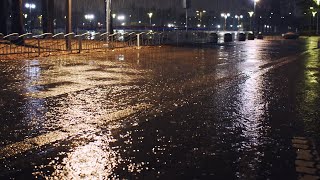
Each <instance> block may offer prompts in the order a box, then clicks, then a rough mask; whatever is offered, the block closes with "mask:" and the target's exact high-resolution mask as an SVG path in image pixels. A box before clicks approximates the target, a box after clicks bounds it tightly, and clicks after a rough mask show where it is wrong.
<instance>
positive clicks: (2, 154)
mask: <svg viewBox="0 0 320 180" xmlns="http://www.w3.org/2000/svg"><path fill="white" fill-rule="evenodd" d="M149 108H151V105H149V104H145V103H141V104H137V105H135V106H130V107H128V108H126V109H123V110H119V111H116V112H112V113H109V114H106V115H102V116H101V117H99V118H97V119H96V120H94V121H93V122H92V121H90V124H77V125H72V126H68V127H67V128H63V129H62V130H56V131H52V132H49V133H46V134H43V135H40V136H37V137H34V138H29V139H26V140H24V141H21V142H17V143H13V144H10V145H7V146H5V147H4V148H1V149H0V160H2V159H5V158H9V157H12V156H16V155H19V154H22V153H24V152H27V151H29V150H32V149H35V148H39V147H42V146H44V145H48V144H50V143H53V142H56V141H61V140H63V139H66V138H67V137H71V136H74V135H77V134H79V133H80V132H81V131H85V130H87V128H86V127H88V126H90V125H91V126H95V127H97V126H98V127H99V125H104V124H106V123H108V122H112V121H115V120H119V119H122V118H125V117H128V116H130V115H133V114H135V113H138V112H141V111H143V110H147V109H149Z"/></svg>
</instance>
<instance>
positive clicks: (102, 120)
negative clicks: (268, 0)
mask: <svg viewBox="0 0 320 180" xmlns="http://www.w3.org/2000/svg"><path fill="white" fill-rule="evenodd" d="M316 41H317V39H315V38H307V39H301V40H297V41H281V40H273V41H247V42H235V43H230V44H220V45H217V46H201V47H152V48H143V49H140V50H132V49H125V50H115V51H112V52H108V53H105V52H96V53H90V54H81V55H71V56H59V57H57V56H55V57H47V58H40V59H32V60H1V62H0V93H1V96H0V123H1V124H2V126H0V179H246V180H247V179H307V178H309V179H310V178H311V179H319V173H320V172H319V170H320V167H319V166H320V164H319V162H320V160H319V154H318V152H319V147H320V121H319V120H320V119H319V117H320V111H319V110H320V108H319V107H320V99H319V97H320V85H319V81H320V80H319V78H320V73H319V72H320V61H319V57H320V51H319V50H317V49H314V48H315V47H316Z"/></svg>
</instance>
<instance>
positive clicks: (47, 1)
mask: <svg viewBox="0 0 320 180" xmlns="http://www.w3.org/2000/svg"><path fill="white" fill-rule="evenodd" d="M53 19H54V0H42V28H43V32H44V33H54V24H53Z"/></svg>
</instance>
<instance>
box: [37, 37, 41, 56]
mask: <svg viewBox="0 0 320 180" xmlns="http://www.w3.org/2000/svg"><path fill="white" fill-rule="evenodd" d="M37 40H38V55H39V56H40V53H41V52H40V50H41V48H40V38H37Z"/></svg>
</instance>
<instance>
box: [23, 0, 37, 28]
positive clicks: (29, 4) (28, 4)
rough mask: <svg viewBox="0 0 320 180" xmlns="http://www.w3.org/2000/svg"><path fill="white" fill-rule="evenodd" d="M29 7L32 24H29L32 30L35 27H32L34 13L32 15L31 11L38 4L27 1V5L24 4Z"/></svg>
mask: <svg viewBox="0 0 320 180" xmlns="http://www.w3.org/2000/svg"><path fill="white" fill-rule="evenodd" d="M24 6H25V7H26V8H27V9H29V13H30V14H29V17H30V24H29V28H30V31H32V29H33V27H32V25H33V22H32V21H33V18H32V15H31V13H32V9H35V8H36V5H35V4H34V3H26V4H25V5H24Z"/></svg>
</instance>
